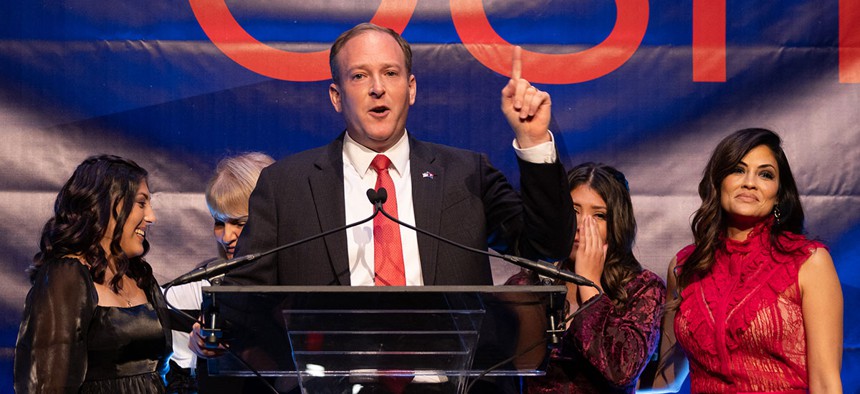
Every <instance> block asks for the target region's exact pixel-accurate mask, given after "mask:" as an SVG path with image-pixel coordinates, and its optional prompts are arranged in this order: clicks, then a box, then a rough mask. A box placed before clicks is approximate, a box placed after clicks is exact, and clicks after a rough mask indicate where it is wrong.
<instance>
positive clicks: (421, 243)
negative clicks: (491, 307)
mask: <svg viewBox="0 0 860 394" xmlns="http://www.w3.org/2000/svg"><path fill="white" fill-rule="evenodd" d="M409 160H410V167H411V170H410V171H411V174H412V175H411V177H412V205H413V207H414V210H415V225H416V226H417V227H418V228H420V229H422V230H426V231H428V232H430V233H433V234H438V233H439V223H440V220H441V209H442V208H441V205H442V192H443V190H444V187H443V184H444V180H445V178H444V176H445V174H444V169H443V168H442V167H441V163H439V162H437V161H436V157H435V153H434V152H433V150H432V148H431V147H430V146H429V145H427V144H425V143H423V142H421V141H418V140H416V139H415V138H413V137H412V135H411V134H410V135H409ZM438 249H439V241H437V240H435V239H433V238H430V237H428V236H425V235H422V234H418V254H419V255H420V256H421V271H422V273H423V276H424V284H425V285H434V284H436V258H437V251H438Z"/></svg>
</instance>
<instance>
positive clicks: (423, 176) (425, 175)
mask: <svg viewBox="0 0 860 394" xmlns="http://www.w3.org/2000/svg"><path fill="white" fill-rule="evenodd" d="M435 176H436V174H434V173H432V172H430V171H424V172H422V173H421V177H422V178H430V179H433V177H435Z"/></svg>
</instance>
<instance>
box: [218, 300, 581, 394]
mask: <svg viewBox="0 0 860 394" xmlns="http://www.w3.org/2000/svg"><path fill="white" fill-rule="evenodd" d="M565 292H566V289H565V287H564V286H409V287H399V286H397V287H395V286H392V287H347V286H215V287H204V288H203V296H204V299H205V300H207V301H206V302H211V304H212V305H214V308H215V309H214V310H215V311H216V312H217V316H218V317H217V318H216V325H217V326H219V328H221V329H222V330H223V335H224V337H223V338H224V340H225V341H227V342H228V343H230V346H231V349H232V350H233V352H234V353H236V354H238V355H239V356H240V357H242V359H243V360H245V361H246V362H247V363H248V365H250V367H251V368H253V369H254V370H256V371H257V372H259V373H260V374H261V375H263V376H268V377H275V378H279V379H281V380H292V381H293V382H295V383H294V384H298V385H299V386H300V387H301V389H302V391H303V392H352V391H351V390H352V388H351V387H353V386H355V385H370V384H374V383H377V382H379V381H380V380H384V379H392V378H404V379H407V380H409V379H411V381H413V382H416V384H445V385H446V387H450V388H451V389H450V391H451V392H462V391H463V389H464V388H465V385H466V384H467V380H468V379H469V378H475V377H478V376H479V375H483V376H535V375H542V374H544V368H545V361H546V354H547V344H548V342H547V341H548V338H549V335H548V334H547V330H548V329H550V316H552V315H553V314H558V313H559V312H560V308H561V306H563V302H564V301H563V300H564V294H565ZM206 302H204V304H205V303H206ZM208 371H209V374H210V375H214V376H218V375H221V376H245V377H251V376H253V372H251V370H250V369H249V368H248V367H247V366H245V365H243V364H242V363H241V362H239V361H237V360H236V359H235V358H234V357H229V356H228V357H221V358H217V359H210V360H209V361H208ZM339 387H340V388H343V389H338V388H339Z"/></svg>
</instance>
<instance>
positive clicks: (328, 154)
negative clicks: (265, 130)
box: [308, 134, 350, 286]
mask: <svg viewBox="0 0 860 394" xmlns="http://www.w3.org/2000/svg"><path fill="white" fill-rule="evenodd" d="M308 181H309V183H310V188H311V195H312V196H313V201H314V208H315V209H316V214H317V218H318V219H319V223H320V226H321V228H320V231H321V232H322V231H328V230H331V229H333V228H337V227H340V226H343V225H344V224H345V220H346V219H345V218H346V213H345V205H344V200H343V134H341V136H340V138H338V139H336V140H335V141H333V142H332V143H331V144H329V145H328V149H326V150H325V152H324V154H323V155H321V156H320V157H319V159H317V161H316V162H315V163H314V173H313V174H310V176H309V178H308ZM323 240H324V242H325V247H326V250H327V252H328V256H329V261H330V262H331V265H332V267H331V268H332V272H333V273H334V275H335V281H336V283H332V284H339V285H345V286H349V283H350V281H349V256H348V252H347V245H346V232H344V231H338V232H336V233H334V234H332V235H329V236H327V237H325V238H323ZM321 257H322V256H321Z"/></svg>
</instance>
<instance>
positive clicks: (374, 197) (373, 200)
mask: <svg viewBox="0 0 860 394" xmlns="http://www.w3.org/2000/svg"><path fill="white" fill-rule="evenodd" d="M367 199H368V200H370V203H371V204H376V201H377V200H378V199H379V195H378V194H376V190H373V189H367Z"/></svg>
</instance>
